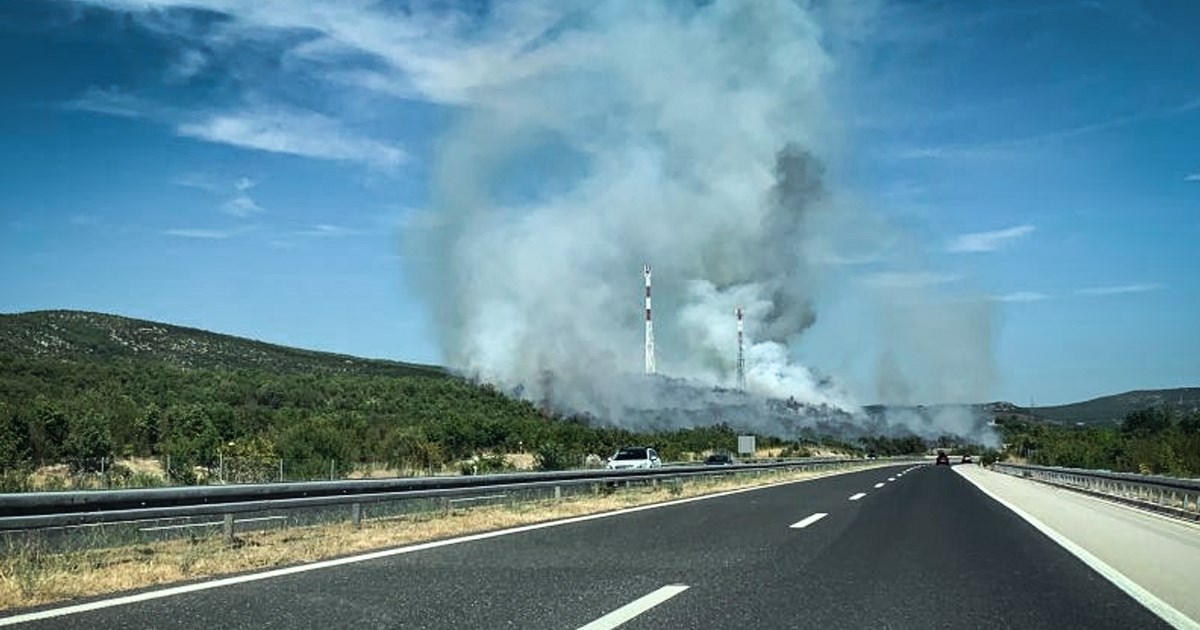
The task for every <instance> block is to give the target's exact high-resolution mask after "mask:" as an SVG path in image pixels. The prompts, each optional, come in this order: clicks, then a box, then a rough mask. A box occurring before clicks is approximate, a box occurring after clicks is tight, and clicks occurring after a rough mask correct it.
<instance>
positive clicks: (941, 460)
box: [936, 451, 950, 466]
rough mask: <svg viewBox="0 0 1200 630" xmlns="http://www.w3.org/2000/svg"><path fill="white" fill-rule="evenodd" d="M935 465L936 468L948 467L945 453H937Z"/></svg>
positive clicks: (947, 457)
mask: <svg viewBox="0 0 1200 630" xmlns="http://www.w3.org/2000/svg"><path fill="white" fill-rule="evenodd" d="M936 463H937V465H938V466H949V465H950V456H949V455H947V454H946V451H938V453H937V462H936Z"/></svg>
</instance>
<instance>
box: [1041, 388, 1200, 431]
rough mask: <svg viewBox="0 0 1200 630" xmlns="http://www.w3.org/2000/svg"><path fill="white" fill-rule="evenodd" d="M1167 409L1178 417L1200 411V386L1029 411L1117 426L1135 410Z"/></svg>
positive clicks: (1061, 419)
mask: <svg viewBox="0 0 1200 630" xmlns="http://www.w3.org/2000/svg"><path fill="white" fill-rule="evenodd" d="M1164 406H1165V407H1167V408H1169V409H1171V410H1172V411H1173V412H1175V414H1176V415H1177V416H1182V415H1187V414H1190V413H1193V412H1196V411H1200V387H1178V388H1175V389H1151V390H1137V391H1132V392H1125V393H1123V394H1115V395H1112V396H1101V397H1100V398H1093V399H1091V400H1087V401H1084V402H1077V403H1071V404H1068V405H1057V406H1053V407H1033V408H1030V409H1028V410H1027V411H1028V413H1031V414H1033V415H1035V416H1038V417H1041V418H1045V419H1048V420H1052V421H1055V422H1061V423H1063V424H1076V423H1083V424H1089V425H1118V424H1120V423H1121V420H1122V419H1123V418H1124V417H1125V415H1126V414H1128V413H1130V412H1132V411H1139V410H1142V409H1146V408H1149V407H1154V408H1161V407H1164Z"/></svg>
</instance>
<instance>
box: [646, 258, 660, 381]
mask: <svg viewBox="0 0 1200 630" xmlns="http://www.w3.org/2000/svg"><path fill="white" fill-rule="evenodd" d="M642 274H643V275H644V276H645V277H646V373H647V374H654V373H655V372H657V371H658V370H657V367H656V366H655V363H654V320H653V319H651V317H650V265H642Z"/></svg>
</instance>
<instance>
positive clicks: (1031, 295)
mask: <svg viewBox="0 0 1200 630" xmlns="http://www.w3.org/2000/svg"><path fill="white" fill-rule="evenodd" d="M1048 299H1050V296H1049V295H1046V294H1045V293H1038V292H1037V291H1017V292H1015V293H1005V294H1004V295H997V296H994V297H993V298H992V300H994V301H996V302H1041V301H1042V300H1048Z"/></svg>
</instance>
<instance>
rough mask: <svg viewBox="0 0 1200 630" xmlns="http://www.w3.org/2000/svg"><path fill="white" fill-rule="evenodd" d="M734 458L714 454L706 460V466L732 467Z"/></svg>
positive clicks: (724, 454)
mask: <svg viewBox="0 0 1200 630" xmlns="http://www.w3.org/2000/svg"><path fill="white" fill-rule="evenodd" d="M733 464H734V461H733V457H732V456H730V455H729V453H713V454H712V455H709V456H708V457H705V458H704V465H705V466H732V465H733Z"/></svg>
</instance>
